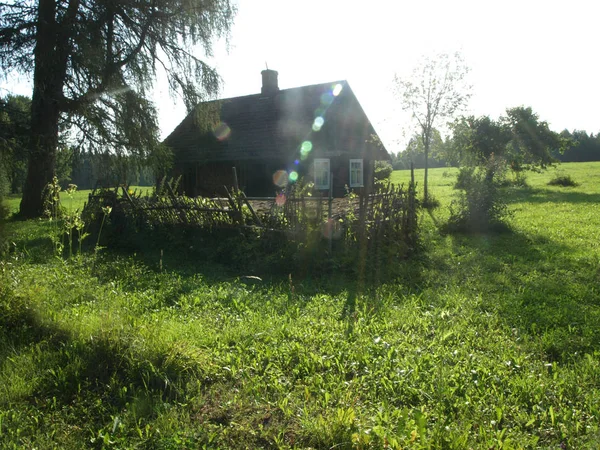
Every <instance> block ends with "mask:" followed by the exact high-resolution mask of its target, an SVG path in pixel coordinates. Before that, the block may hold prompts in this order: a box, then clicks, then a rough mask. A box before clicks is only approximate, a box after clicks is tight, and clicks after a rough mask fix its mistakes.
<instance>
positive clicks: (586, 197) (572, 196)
mask: <svg viewBox="0 0 600 450" xmlns="http://www.w3.org/2000/svg"><path fill="white" fill-rule="evenodd" d="M506 200H507V201H508V202H509V203H520V202H528V203H600V194H586V193H585V192H579V191H576V190H573V188H572V187H565V188H561V190H553V189H552V190H551V189H543V188H530V187H524V188H514V189H512V190H511V195H509V196H507V198H506Z"/></svg>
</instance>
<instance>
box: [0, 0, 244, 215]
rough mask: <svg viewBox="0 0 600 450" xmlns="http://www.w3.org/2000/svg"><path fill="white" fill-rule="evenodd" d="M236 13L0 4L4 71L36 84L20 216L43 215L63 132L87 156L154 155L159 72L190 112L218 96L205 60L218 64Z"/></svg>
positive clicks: (200, 3) (67, 1) (170, 0)
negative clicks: (217, 50) (215, 55)
mask: <svg viewBox="0 0 600 450" xmlns="http://www.w3.org/2000/svg"><path fill="white" fill-rule="evenodd" d="M234 13H235V11H234V8H233V6H232V5H231V3H230V1H229V0H161V1H157V0H149V1H141V2H140V1H132V0H36V1H28V0H15V1H12V2H2V3H0V67H1V68H2V70H3V71H4V73H10V72H12V71H17V72H19V73H22V74H29V75H30V76H31V77H32V80H33V95H32V106H31V138H30V140H29V158H30V159H29V167H28V175H27V182H26V185H25V190H24V195H23V201H22V203H21V213H22V214H23V215H24V216H37V215H39V214H41V212H42V209H43V208H42V199H41V195H42V190H43V188H44V186H45V185H46V184H47V183H48V182H49V181H50V180H51V178H52V176H53V173H54V167H55V162H56V149H57V147H58V135H59V132H60V131H63V132H68V133H69V136H70V137H71V138H72V139H76V140H77V141H78V142H79V143H80V144H85V145H86V146H87V148H88V149H89V148H94V149H98V150H101V151H105V150H106V149H108V148H110V149H111V150H112V151H115V152H120V151H122V152H134V153H135V152H137V153H144V152H147V151H149V150H151V149H153V148H154V147H156V145H157V143H158V138H159V136H158V126H157V115H156V108H155V105H153V104H152V102H151V101H150V100H149V97H150V93H151V88H152V86H153V84H154V80H155V77H156V74H157V71H158V70H159V69H160V70H164V72H165V73H166V75H167V79H168V81H169V87H170V89H171V92H172V93H173V94H174V95H175V94H178V95H181V96H182V98H183V100H184V102H185V104H186V106H187V107H188V108H189V109H191V108H192V107H193V106H194V105H195V104H196V103H198V102H199V101H200V100H201V99H204V98H206V97H207V96H213V95H214V94H216V93H217V91H218V87H219V76H218V74H217V72H216V71H215V69H213V68H212V67H210V66H209V65H208V64H207V63H206V62H205V60H204V59H203V58H204V56H210V55H211V54H212V46H213V42H214V39H216V38H219V37H223V36H225V37H226V36H228V33H229V31H230V27H231V25H232V21H233V16H234ZM199 53H200V54H202V56H201V57H199V56H197V55H198V54H199ZM32 55H33V58H32Z"/></svg>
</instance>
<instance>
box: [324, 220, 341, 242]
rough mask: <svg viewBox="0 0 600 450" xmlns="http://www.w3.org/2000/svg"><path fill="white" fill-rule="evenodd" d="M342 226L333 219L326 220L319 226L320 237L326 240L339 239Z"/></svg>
mask: <svg viewBox="0 0 600 450" xmlns="http://www.w3.org/2000/svg"><path fill="white" fill-rule="evenodd" d="M342 232H343V229H342V225H341V224H340V223H339V222H338V221H337V220H333V219H328V220H327V222H325V223H323V224H322V225H321V235H322V236H323V237H324V238H327V239H340V238H341V237H342Z"/></svg>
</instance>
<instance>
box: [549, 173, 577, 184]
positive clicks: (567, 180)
mask: <svg viewBox="0 0 600 450" xmlns="http://www.w3.org/2000/svg"><path fill="white" fill-rule="evenodd" d="M548 185H549V186H563V187H573V186H578V185H579V183H577V182H576V181H575V180H574V179H573V178H571V175H558V174H557V175H555V176H554V178H552V179H551V180H550V181H548Z"/></svg>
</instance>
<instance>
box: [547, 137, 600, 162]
mask: <svg viewBox="0 0 600 450" xmlns="http://www.w3.org/2000/svg"><path fill="white" fill-rule="evenodd" d="M560 137H561V139H563V142H565V149H564V152H557V151H555V152H554V154H553V156H554V157H555V158H557V159H558V160H560V161H563V162H568V161H600V133H596V135H595V136H594V133H590V134H589V135H588V133H586V132H585V131H583V130H573V132H572V133H571V132H570V131H569V130H563V131H561V133H560Z"/></svg>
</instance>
